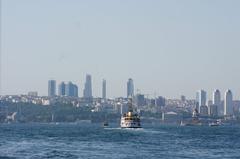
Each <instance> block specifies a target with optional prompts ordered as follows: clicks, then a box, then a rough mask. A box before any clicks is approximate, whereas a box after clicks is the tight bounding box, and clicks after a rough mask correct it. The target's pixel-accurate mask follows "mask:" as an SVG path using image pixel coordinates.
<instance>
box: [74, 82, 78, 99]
mask: <svg viewBox="0 0 240 159" xmlns="http://www.w3.org/2000/svg"><path fill="white" fill-rule="evenodd" d="M73 96H74V97H78V86H77V85H76V84H74V85H73Z"/></svg>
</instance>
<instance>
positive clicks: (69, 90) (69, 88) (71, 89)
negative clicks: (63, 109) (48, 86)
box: [65, 82, 78, 97]
mask: <svg viewBox="0 0 240 159" xmlns="http://www.w3.org/2000/svg"><path fill="white" fill-rule="evenodd" d="M65 90H66V96H69V97H78V86H77V85H75V84H73V83H72V82H68V83H67V84H66V87H65Z"/></svg>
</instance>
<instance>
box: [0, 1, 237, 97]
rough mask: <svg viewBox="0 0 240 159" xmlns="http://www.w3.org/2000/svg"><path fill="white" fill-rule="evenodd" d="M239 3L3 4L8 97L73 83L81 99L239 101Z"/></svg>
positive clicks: (4, 86) (4, 74)
mask: <svg viewBox="0 0 240 159" xmlns="http://www.w3.org/2000/svg"><path fill="white" fill-rule="evenodd" d="M239 8H240V1H239V0H194V1H193V0H181V1H179V0H114V1H112V0H101V1H99V0H91V1H89V0H51V1H49V0H21V1H19V0H2V4H1V32H0V33H1V34H0V35H1V94H3V95H6V94H26V93H27V92H28V91H38V92H39V95H47V81H48V80H49V79H55V80H57V82H58V83H60V82H61V81H72V82H74V83H76V84H77V85H78V86H79V95H80V96H82V94H83V93H82V92H83V87H84V82H85V76H86V74H91V75H92V80H93V81H92V82H93V95H94V96H101V82H102V79H103V78H104V79H106V80H107V96H108V97H118V96H126V82H127V80H128V78H132V79H133V80H134V85H135V92H136V91H137V90H138V93H142V94H149V96H154V95H157V96H158V95H161V96H165V97H167V98H180V95H186V97H187V98H195V94H196V91H197V90H199V89H204V90H206V91H207V92H208V96H209V98H210V97H211V95H212V92H213V90H214V89H216V88H218V89H220V91H221V93H222V96H223V94H224V92H225V90H226V89H231V90H232V91H233V95H234V98H235V99H240V20H239V18H240V9H239Z"/></svg>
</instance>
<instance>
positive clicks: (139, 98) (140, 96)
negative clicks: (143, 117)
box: [135, 94, 146, 107]
mask: <svg viewBox="0 0 240 159" xmlns="http://www.w3.org/2000/svg"><path fill="white" fill-rule="evenodd" d="M135 100H136V104H137V106H138V107H141V106H144V105H145V103H146V102H145V98H144V95H143V94H137V95H136V96H135Z"/></svg>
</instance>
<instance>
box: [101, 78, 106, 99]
mask: <svg viewBox="0 0 240 159" xmlns="http://www.w3.org/2000/svg"><path fill="white" fill-rule="evenodd" d="M106 85H107V84H106V80H105V79H103V81H102V98H103V99H106V98H107V86H106Z"/></svg>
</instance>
